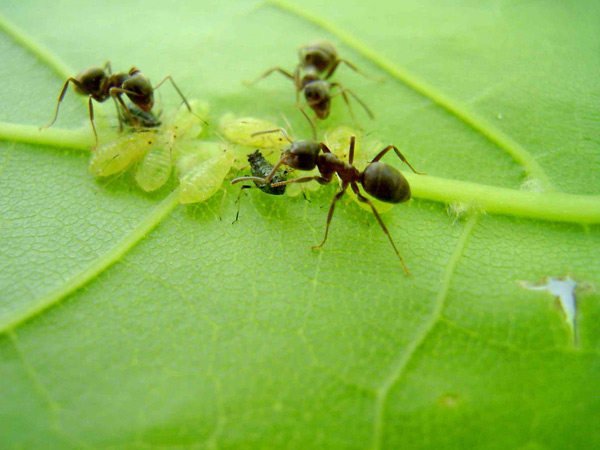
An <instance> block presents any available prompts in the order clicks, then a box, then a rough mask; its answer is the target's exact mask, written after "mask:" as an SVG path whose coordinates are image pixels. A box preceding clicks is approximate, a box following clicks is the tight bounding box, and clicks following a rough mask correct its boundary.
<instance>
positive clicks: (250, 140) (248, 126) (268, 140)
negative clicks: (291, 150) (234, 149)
mask: <svg viewBox="0 0 600 450" xmlns="http://www.w3.org/2000/svg"><path fill="white" fill-rule="evenodd" d="M220 128H221V132H222V133H223V137H224V138H225V139H227V140H228V141H229V142H233V143H235V144H239V145H244V146H247V147H254V148H261V149H280V148H282V147H285V146H286V145H287V141H286V140H285V139H283V138H282V137H281V136H278V135H275V134H273V133H269V134H264V133H263V134H256V132H257V131H262V130H272V129H274V128H277V125H275V124H273V123H272V122H269V121H267V120H264V119H257V118H255V117H240V118H238V119H236V118H235V117H234V116H233V114H227V115H225V116H223V117H222V118H221V120H220Z"/></svg>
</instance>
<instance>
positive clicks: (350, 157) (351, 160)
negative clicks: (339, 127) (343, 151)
mask: <svg viewBox="0 0 600 450" xmlns="http://www.w3.org/2000/svg"><path fill="white" fill-rule="evenodd" d="M355 140H356V138H355V137H354V136H350V151H349V152H348V164H350V165H352V163H353V162H354V142H355Z"/></svg>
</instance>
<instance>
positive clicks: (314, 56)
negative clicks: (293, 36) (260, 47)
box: [246, 41, 374, 128]
mask: <svg viewBox="0 0 600 450" xmlns="http://www.w3.org/2000/svg"><path fill="white" fill-rule="evenodd" d="M299 57H300V62H299V63H298V65H297V66H296V69H295V70H294V74H293V75H292V74H291V73H289V72H288V71H287V70H285V69H282V68H281V67H272V68H270V69H269V70H267V71H266V72H265V73H264V74H262V75H261V76H260V77H258V78H257V79H256V80H254V81H252V82H250V83H246V84H248V85H252V84H255V83H257V82H258V81H260V80H262V79H263V78H265V77H267V76H269V75H270V74H272V73H273V72H279V73H281V74H282V75H283V76H285V77H286V78H288V79H290V80H292V81H293V82H294V85H295V86H296V105H298V102H299V96H300V92H301V91H302V92H303V93H304V98H305V100H306V104H307V105H308V106H309V107H310V108H312V110H313V111H314V112H315V114H316V115H317V117H318V118H319V119H326V118H327V117H329V111H330V107H331V99H332V98H333V97H335V96H336V95H340V94H341V95H342V98H343V99H344V102H345V103H346V105H347V106H348V111H349V112H350V116H351V117H352V120H353V121H354V123H356V124H357V126H358V123H357V122H356V118H355V117H354V112H353V111H352V106H351V105H350V100H349V99H348V95H347V94H350V95H351V96H352V97H354V99H355V100H356V101H357V102H358V103H359V104H360V105H361V106H362V107H363V108H364V109H365V111H366V112H367V114H368V115H369V117H370V118H371V119H373V118H374V116H373V113H372V112H371V110H370V109H369V108H368V107H367V105H366V104H365V103H364V102H363V101H362V100H361V99H360V98H359V97H358V96H357V95H356V94H355V93H354V92H353V91H351V90H350V89H348V88H345V87H343V86H342V85H341V84H340V83H338V82H333V83H330V82H329V81H327V80H328V79H329V78H330V77H331V76H332V75H333V73H334V72H335V70H336V69H337V67H338V66H339V65H340V63H345V64H346V65H347V66H348V67H350V68H351V69H353V70H354V71H356V72H358V73H360V74H361V75H364V76H365V77H367V78H372V77H370V76H369V75H367V74H365V73H363V72H362V71H360V70H359V69H358V68H357V67H356V66H355V65H354V64H352V63H350V62H349V61H347V60H345V59H341V58H339V57H338V56H337V49H336V48H335V46H334V45H333V44H332V43H330V42H327V41H313V42H311V43H310V44H308V45H304V46H301V47H300V48H299ZM301 72H303V73H302V74H301ZM333 88H338V89H339V91H338V92H336V93H335V94H331V90H332V89H333ZM300 109H302V108H300ZM309 120H310V119H309ZM313 127H314V125H313ZM359 128H360V126H359Z"/></svg>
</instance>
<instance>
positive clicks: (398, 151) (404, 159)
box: [371, 145, 427, 175]
mask: <svg viewBox="0 0 600 450" xmlns="http://www.w3.org/2000/svg"><path fill="white" fill-rule="evenodd" d="M392 149H393V150H394V151H395V152H396V155H398V158H400V159H401V160H402V162H405V163H406V165H407V166H408V167H410V169H411V170H412V171H413V172H414V173H416V174H417V175H427V174H426V173H425V172H417V171H416V170H415V169H414V167H413V166H411V165H410V163H409V162H408V160H407V159H406V158H405V157H404V155H403V154H402V153H400V150H398V147H396V146H395V145H388V146H387V147H386V148H384V149H383V150H381V151H380V152H379V153H378V154H377V156H375V158H373V160H372V161H371V162H372V163H374V162H377V161H379V160H380V159H381V158H383V156H384V155H385V154H386V153H387V152H389V151H390V150H392Z"/></svg>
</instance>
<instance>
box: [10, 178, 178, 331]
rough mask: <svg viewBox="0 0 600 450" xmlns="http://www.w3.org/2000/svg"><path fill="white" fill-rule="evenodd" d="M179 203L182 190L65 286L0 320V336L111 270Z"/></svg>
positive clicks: (162, 203) (172, 195)
mask: <svg viewBox="0 0 600 450" xmlns="http://www.w3.org/2000/svg"><path fill="white" fill-rule="evenodd" d="M178 204H179V189H175V190H174V191H173V192H171V194H169V196H168V197H167V198H165V199H164V200H163V201H162V202H160V203H159V204H158V206H157V207H156V208H154V209H153V210H152V211H151V212H150V213H149V214H148V215H147V216H145V217H144V218H143V219H142V220H141V221H140V222H139V223H138V224H137V225H136V226H135V227H134V228H133V229H132V230H131V231H130V232H129V233H128V234H126V235H125V236H124V237H123V239H121V240H120V241H119V242H117V243H116V244H115V245H114V246H113V247H111V248H110V250H108V251H107V252H106V253H105V254H104V255H102V256H100V257H99V258H98V259H96V260H95V261H93V262H92V263H91V264H89V265H88V266H87V267H86V268H84V269H83V270H82V271H80V272H78V273H77V274H75V275H74V276H73V277H71V278H70V279H68V280H67V281H66V282H64V283H63V284H62V285H60V286H58V287H57V288H55V289H54V290H52V291H50V292H48V293H47V294H45V295H43V296H42V297H40V298H38V299H36V300H34V301H32V302H31V303H30V304H28V305H27V306H26V307H25V308H24V309H22V310H20V311H18V312H17V313H16V314H14V315H13V316H11V317H8V318H5V319H4V320H2V321H0V334H1V333H6V332H8V331H10V330H13V329H15V328H17V327H18V326H20V325H21V324H23V323H24V322H26V321H28V320H30V319H31V318H33V317H35V316H37V315H39V314H41V313H42V312H44V311H45V310H47V309H48V308H50V307H51V306H53V305H55V304H57V303H59V302H60V301H61V300H63V299H64V298H65V297H67V296H69V295H70V294H72V293H73V292H75V291H76V290H78V289H80V288H81V287H82V286H84V285H86V284H87V283H89V282H90V281H91V280H93V279H94V278H96V277H97V276H98V275H99V274H101V273H102V272H104V271H105V270H106V269H107V268H108V267H110V266H111V265H112V264H114V263H115V262H117V261H118V260H119V259H120V258H121V257H122V256H123V255H124V254H125V253H127V252H128V251H129V250H131V249H132V248H133V247H134V246H135V245H136V244H137V243H138V242H139V241H140V240H141V239H143V238H144V237H145V236H146V235H147V234H148V233H149V232H150V231H151V230H152V229H154V227H156V226H157V225H158V224H159V223H160V222H161V221H162V220H163V219H164V218H165V217H167V216H168V214H169V213H170V212H171V211H172V210H173V208H175V206H177V205H178Z"/></svg>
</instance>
